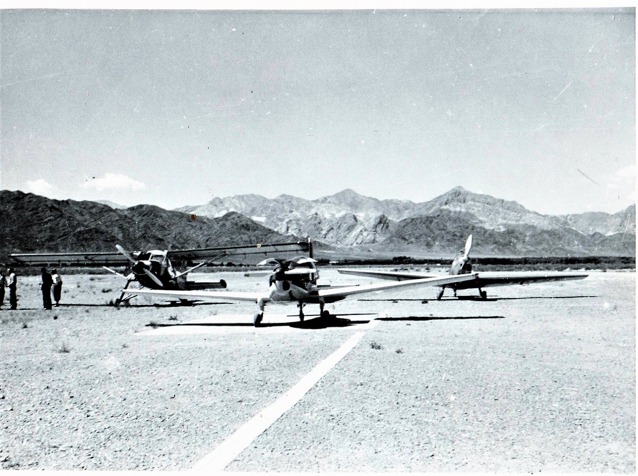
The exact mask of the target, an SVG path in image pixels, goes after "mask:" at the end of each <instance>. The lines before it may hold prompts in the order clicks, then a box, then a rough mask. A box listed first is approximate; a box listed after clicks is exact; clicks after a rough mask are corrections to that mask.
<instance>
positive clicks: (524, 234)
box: [180, 187, 636, 256]
mask: <svg viewBox="0 0 638 476" xmlns="http://www.w3.org/2000/svg"><path fill="white" fill-rule="evenodd" d="M180 210H182V211H185V212H192V213H196V214H198V215H203V216H209V217H215V216H221V215H223V214H225V213H228V212H229V211H236V212H238V213H241V214H243V215H245V216H247V217H250V218H252V219H253V220H255V221H258V222H259V223H261V224H263V225H264V226H267V227H269V228H272V229H273V230H276V231H277V232H279V233H283V234H287V233H294V234H296V235H298V236H309V237H310V238H312V239H313V240H317V241H321V242H324V243H326V244H330V245H332V246H337V247H349V248H350V249H351V250H352V251H360V250H363V249H365V250H369V251H374V252H381V251H386V252H405V253H410V252H412V253H416V252H418V253H421V254H422V253H426V254H427V253H446V254H449V253H450V252H454V251H457V250H456V248H457V247H460V246H462V245H463V243H464V240H465V237H466V236H467V235H468V234H469V233H471V232H472V230H473V231H474V232H475V233H476V235H477V239H476V240H475V251H476V252H479V253H483V254H487V255H504V254H505V255H512V256H528V255H536V256H539V255H540V256H543V255H545V256H555V255H564V254H576V255H600V254H603V255H606V254H608V255H624V256H634V255H635V229H636V211H635V210H636V208H635V205H632V206H631V207H628V208H627V209H625V210H623V211H621V212H619V213H616V214H608V213H602V212H601V213H585V214H573V215H565V216H552V215H543V214H540V213H537V212H533V211H530V210H528V209H526V208H525V207H523V206H522V205H520V204H519V203H517V202H514V201H506V200H502V199H498V198H494V197H491V196H489V195H483V194H477V193H473V192H470V191H468V190H465V189H464V188H462V187H456V188H454V189H452V190H450V191H449V192H447V193H445V194H443V195H441V196H439V197H436V198H434V199H432V200H430V201H428V202H423V203H414V202H411V201H408V200H378V199H375V198H370V197H364V196H361V195H359V194H357V193H356V192H354V191H353V190H349V189H348V190H344V191H342V192H339V193H337V194H335V195H331V196H328V197H322V198H319V199H316V200H305V199H301V198H297V197H293V196H290V195H280V196H278V197H276V198H274V199H268V198H265V197H262V196H259V195H238V196H234V197H228V198H214V199H213V200H211V201H210V202H208V203H206V204H204V205H201V206H192V207H184V208H182V209H180Z"/></svg>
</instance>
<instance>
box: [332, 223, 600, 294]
mask: <svg viewBox="0 0 638 476" xmlns="http://www.w3.org/2000/svg"><path fill="white" fill-rule="evenodd" d="M471 249H472V235H470V236H469V237H468V238H467V241H466V242H465V248H463V249H462V250H461V251H459V253H458V254H457V255H456V257H455V258H454V260H453V261H452V266H451V267H450V271H449V275H451V276H457V275H461V274H465V273H471V272H472V264H471V263H470V250H471ZM338 271H339V272H340V273H342V274H353V275H356V276H368V277H375V278H380V279H392V280H395V281H405V280H413V279H424V278H433V277H436V276H437V275H433V274H428V273H415V272H400V271H371V270H364V269H339V270H338ZM476 276H477V278H476V279H474V280H472V281H466V282H460V283H454V284H451V285H447V284H442V285H440V286H441V289H440V290H439V292H438V294H437V297H436V298H437V299H441V298H442V297H443V293H444V292H445V288H446V287H450V288H452V289H453V290H454V296H455V297H456V291H457V290H459V289H478V291H479V296H480V297H481V299H487V293H486V292H485V291H483V288H486V287H490V286H511V285H514V284H529V283H538V282H545V281H565V280H570V279H585V278H586V277H587V276H588V275H587V274H575V273H563V272H554V273H545V272H542V273H512V272H504V273H496V272H487V273H476Z"/></svg>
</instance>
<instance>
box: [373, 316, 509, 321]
mask: <svg viewBox="0 0 638 476" xmlns="http://www.w3.org/2000/svg"><path fill="white" fill-rule="evenodd" d="M468 319H505V316H407V317H377V320H378V321H452V320H468Z"/></svg>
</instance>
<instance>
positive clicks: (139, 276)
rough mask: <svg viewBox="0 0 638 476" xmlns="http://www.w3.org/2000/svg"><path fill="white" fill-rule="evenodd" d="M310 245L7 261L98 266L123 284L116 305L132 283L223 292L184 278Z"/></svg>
mask: <svg viewBox="0 0 638 476" xmlns="http://www.w3.org/2000/svg"><path fill="white" fill-rule="evenodd" d="M311 246H312V243H311V242H310V241H298V242H291V243H270V244H265V243H264V244H255V245H239V246H223V247H214V248H196V249H187V250H147V251H133V252H130V251H127V250H126V249H124V247H123V246H120V245H116V246H115V247H116V249H117V252H86V253H14V254H11V255H10V258H11V259H12V260H13V261H15V262H16V263H18V264H21V265H30V266H51V265H54V264H55V265H58V266H61V265H66V266H69V265H71V266H102V267H103V268H104V269H106V270H107V271H109V272H111V273H113V274H116V275H117V276H120V277H122V278H123V279H125V280H126V285H125V286H124V288H123V289H122V293H121V294H120V297H119V298H118V299H117V300H116V301H115V304H116V305H119V304H121V303H122V302H125V301H128V300H130V299H132V298H134V297H135V296H136V295H137V294H136V293H138V291H139V290H138V289H135V290H129V289H128V286H129V285H130V284H131V283H132V282H137V283H139V285H140V286H142V287H143V288H150V289H155V290H191V291H194V290H202V289H211V288H212V289H214V288H225V287H226V282H225V281H224V280H223V279H222V280H218V281H193V280H187V275H188V274H189V273H191V272H193V271H195V270H196V269H199V268H201V267H203V266H206V265H210V264H212V262H214V261H217V260H219V259H221V258H224V257H231V256H246V255H251V254H266V255H268V254H270V253H279V254H281V253H284V252H286V253H297V252H300V251H301V252H304V251H308V250H310V251H311ZM311 252H312V251H311ZM199 259H206V261H202V262H200V263H198V264H196V265H194V266H192V267H190V268H188V269H186V270H185V271H177V270H176V268H175V266H174V264H173V262H174V261H175V262H177V261H179V262H182V263H192V262H193V261H194V260H199ZM106 265H109V266H118V265H123V266H128V267H130V269H131V272H130V273H129V274H128V275H124V274H121V273H119V272H117V271H115V270H114V269H112V268H111V267H109V266H106Z"/></svg>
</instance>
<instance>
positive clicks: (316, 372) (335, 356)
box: [191, 320, 379, 473]
mask: <svg viewBox="0 0 638 476" xmlns="http://www.w3.org/2000/svg"><path fill="white" fill-rule="evenodd" d="M371 323H374V324H373V325H371V326H370V327H368V330H369V329H371V328H372V327H374V326H376V325H377V324H378V323H379V321H377V320H373V321H371ZM365 333H366V332H365V331H357V332H356V333H355V334H354V335H353V336H352V337H350V339H348V340H347V341H346V342H345V343H344V344H343V345H342V346H341V347H339V348H338V349H337V350H336V351H335V352H333V353H332V354H330V355H329V356H328V357H326V358H325V359H324V360H323V361H321V362H320V363H319V364H318V365H317V366H316V367H315V368H313V369H312V370H311V371H310V372H309V373H308V374H306V375H305V376H304V377H303V378H302V379H301V380H300V381H299V382H298V383H297V384H296V385H295V386H294V387H292V388H291V389H290V390H288V391H287V392H286V393H284V394H283V395H282V396H281V397H279V398H278V399H277V400H276V401H275V402H274V403H272V404H271V405H270V406H268V407H266V408H264V409H263V410H261V411H260V412H259V413H258V414H257V415H255V416H254V417H253V418H251V419H250V420H248V421H247V422H246V423H244V424H243V425H242V426H241V427H239V428H238V429H237V430H236V431H235V433H233V434H232V435H230V436H229V437H228V438H227V439H226V440H225V441H224V442H222V443H221V444H220V445H219V446H218V447H217V448H215V449H214V450H213V451H212V452H211V453H209V454H208V455H206V456H204V457H203V458H202V459H201V460H199V461H198V462H197V463H196V464H195V466H193V468H191V471H206V472H209V473H211V472H218V471H223V469H224V468H225V467H226V466H227V465H228V464H230V463H231V462H232V461H233V460H234V459H235V458H236V457H237V456H239V454H240V453H241V452H242V451H244V450H245V449H246V448H247V447H248V446H249V445H250V444H251V443H252V442H253V441H254V440H255V439H256V438H257V437H258V436H259V435H261V434H262V433H263V432H264V431H266V430H267V429H268V428H269V427H270V426H271V425H272V424H273V423H275V422H276V421H277V420H278V419H279V418H280V417H281V416H282V415H283V414H284V413H286V412H287V411H288V410H289V409H290V408H292V407H293V406H294V405H295V404H296V403H297V402H298V401H299V400H301V399H302V398H303V396H304V395H305V394H306V393H308V391H309V390H310V389H311V388H312V387H313V386H314V385H315V384H316V383H317V382H318V381H319V380H321V378H322V377H323V376H324V375H326V374H327V373H328V372H329V371H330V370H331V369H332V368H333V367H334V366H335V365H337V364H338V363H339V361H340V360H341V359H343V358H344V357H345V356H346V355H347V354H348V352H350V351H351V350H352V349H353V348H354V347H355V346H356V345H357V344H358V343H359V341H360V340H361V338H362V337H363V336H364V335H365Z"/></svg>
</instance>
